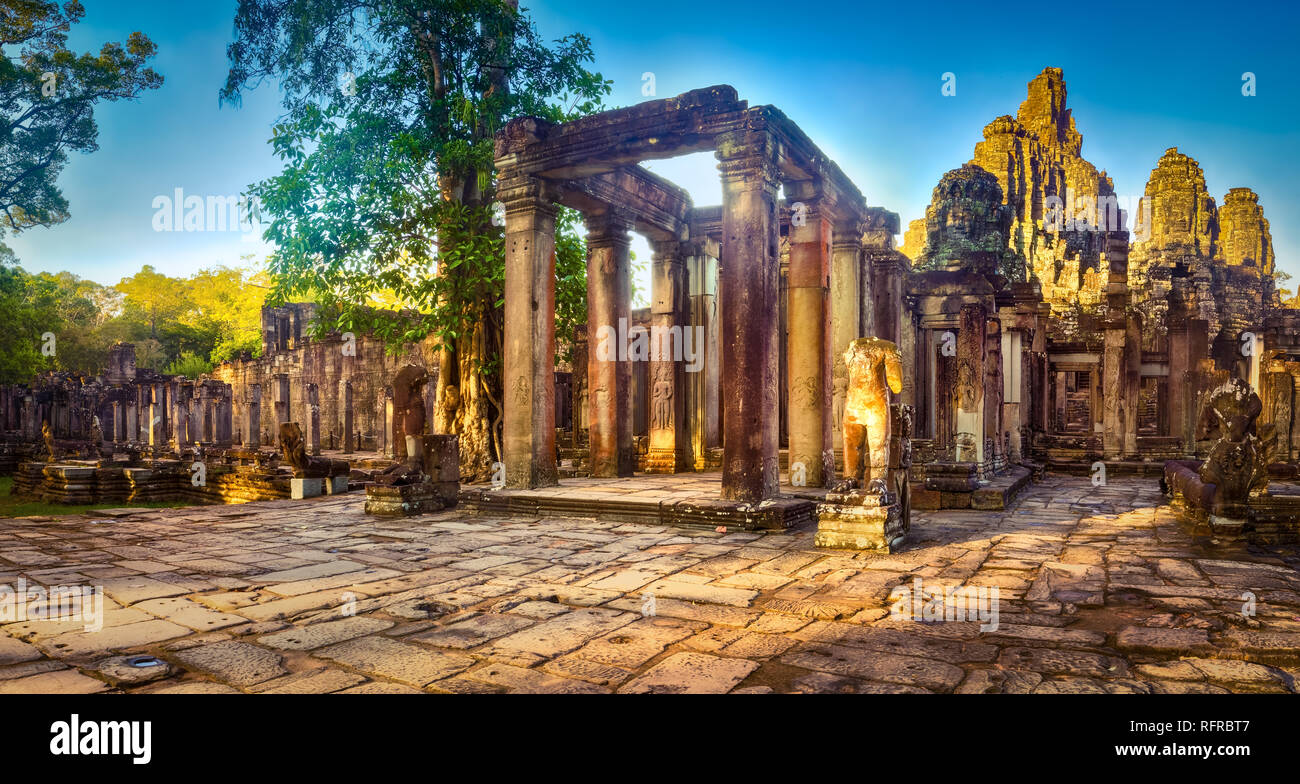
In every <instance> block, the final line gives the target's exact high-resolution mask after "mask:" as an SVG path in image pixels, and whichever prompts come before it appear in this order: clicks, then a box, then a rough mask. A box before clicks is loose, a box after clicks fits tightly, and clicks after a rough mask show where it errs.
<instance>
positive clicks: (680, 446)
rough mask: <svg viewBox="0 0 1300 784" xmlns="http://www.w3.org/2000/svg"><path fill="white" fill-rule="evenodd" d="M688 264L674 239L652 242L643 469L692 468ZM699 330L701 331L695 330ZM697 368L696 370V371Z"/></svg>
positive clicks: (697, 352)
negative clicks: (647, 445) (647, 430)
mask: <svg viewBox="0 0 1300 784" xmlns="http://www.w3.org/2000/svg"><path fill="white" fill-rule="evenodd" d="M686 284H687V281H686V262H685V259H684V254H683V248H682V244H681V243H680V242H678V241H677V240H669V241H665V242H656V243H655V244H654V256H653V258H652V269H651V273H650V379H649V380H650V417H649V419H650V450H649V454H648V455H647V456H646V473H648V474H676V473H678V472H681V471H691V470H693V469H694V468H695V459H694V457H693V456H692V450H691V441H690V434H689V432H688V431H687V428H686V396H687V395H686V359H687V355H688V354H690V355H691V356H692V357H702V356H703V355H702V353H701V351H702V349H703V346H701V345H699V344H700V343H702V342H703V341H702V340H697V337H698V336H699V335H698V333H697V331H696V330H694V329H692V328H691V323H690V311H689V309H688V305H689V302H688V295H687V288H686ZM698 332H699V333H702V332H703V330H702V329H701V330H699V331H698ZM697 370H698V369H697Z"/></svg>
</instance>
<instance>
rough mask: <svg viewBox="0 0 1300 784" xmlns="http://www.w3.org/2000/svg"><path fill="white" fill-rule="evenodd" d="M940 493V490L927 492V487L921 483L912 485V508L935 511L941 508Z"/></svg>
mask: <svg viewBox="0 0 1300 784" xmlns="http://www.w3.org/2000/svg"><path fill="white" fill-rule="evenodd" d="M939 496H940V493H939V491H938V490H926V489H925V485H923V484H922V483H920V482H913V483H912V508H913V509H922V510H926V511H933V510H936V509H938V508H939V502H940V497H939Z"/></svg>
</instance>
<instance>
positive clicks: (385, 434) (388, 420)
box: [379, 388, 397, 458]
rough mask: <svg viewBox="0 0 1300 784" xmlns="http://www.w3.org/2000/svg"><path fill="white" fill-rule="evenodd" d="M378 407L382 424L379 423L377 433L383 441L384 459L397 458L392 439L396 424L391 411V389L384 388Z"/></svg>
mask: <svg viewBox="0 0 1300 784" xmlns="http://www.w3.org/2000/svg"><path fill="white" fill-rule="evenodd" d="M379 405H380V408H379V410H380V411H381V412H383V413H382V416H383V422H382V423H381V427H380V431H379V432H380V433H381V434H382V435H381V439H382V441H383V452H384V457H387V458H393V457H396V456H397V444H396V439H395V437H394V436H395V434H396V422H395V421H394V415H395V414H394V411H393V390H392V389H387V388H385V389H384V391H383V392H382V393H380V401H379Z"/></svg>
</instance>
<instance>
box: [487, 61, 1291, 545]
mask: <svg viewBox="0 0 1300 784" xmlns="http://www.w3.org/2000/svg"><path fill="white" fill-rule="evenodd" d="M984 137H985V138H984V141H983V142H981V143H980V144H978V145H977V146H976V149H975V155H974V158H973V159H972V160H971V161H970V162H968V163H967V164H965V165H963V166H961V167H959V168H957V169H954V170H953V171H951V172H949V173H948V174H946V175H944V177H943V178H942V179H941V181H940V183H939V184H938V186H937V187H936V188H935V190H934V198H933V201H932V203H931V205H930V206H929V208H928V209H927V210H926V215H925V217H924V218H921V219H919V220H917V221H915V222H913V223H912V224H911V226H910V227H909V228H908V231H907V233H906V237H905V242H904V244H903V246H902V247H901V248H895V247H894V242H893V238H894V235H895V234H896V233H897V232H898V230H899V220H898V216H897V215H895V214H894V213H891V212H888V211H886V210H884V209H881V208H879V207H868V206H866V204H865V201H864V199H863V197H862V195H861V191H859V190H858V189H857V187H856V186H855V185H854V184H853V183H852V182H850V181H849V180H848V179H847V178H846V177H845V175H844V174H843V172H842V171H841V170H840V169H839V168H838V167H837V166H836V165H835V164H834V163H833V162H832V161H830V160H828V159H827V158H826V157H825V155H824V154H823V153H822V152H821V151H820V150H819V149H818V148H817V147H816V146H815V145H814V144H813V143H812V142H811V141H810V140H809V139H808V138H807V137H806V136H805V135H804V134H803V133H802V132H801V131H800V130H799V129H798V127H797V126H795V125H794V124H793V123H792V122H791V121H790V120H789V119H788V118H786V117H785V116H784V115H782V114H781V113H780V112H779V111H777V110H776V109H774V108H772V107H750V106H748V105H747V104H746V103H744V102H743V101H740V100H739V99H738V97H737V96H736V94H735V91H734V90H732V89H731V88H729V87H714V88H708V89H704V90H697V91H693V92H690V93H686V94H684V95H681V96H678V97H676V98H670V99H666V100H659V101H651V102H647V103H643V104H640V105H638V106H634V107H630V108H627V109H621V110H615V111H611V112H606V113H603V114H600V115H596V116H593V117H587V118H583V119H581V120H578V121H575V122H572V123H567V124H563V125H551V124H548V123H546V122H543V121H541V120H536V119H519V120H515V121H513V122H512V123H511V124H510V125H509V126H508V127H507V128H506V129H505V130H504V131H503V132H502V133H501V134H499V136H498V140H497V164H498V168H499V170H500V172H501V175H502V189H501V194H502V200H503V201H504V202H505V205H506V231H507V253H508V255H507V300H506V308H507V320H506V323H507V330H508V334H507V348H506V352H507V353H506V358H505V368H506V371H505V372H506V384H507V406H506V433H505V450H506V454H505V456H504V460H505V465H506V472H507V473H506V483H507V486H508V488H513V489H515V490H518V491H525V492H517V493H515V494H514V495H513V496H512V502H513V503H515V504H516V505H517V506H519V507H520V508H527V509H529V510H532V511H534V512H535V511H543V512H544V511H546V510H547V508H548V501H550V500H554V499H553V498H552V496H551V495H548V494H547V493H545V492H542V491H541V490H539V489H540V488H546V487H555V486H557V485H558V484H559V483H560V477H561V473H562V472H563V473H564V475H566V476H567V475H569V473H570V472H572V473H575V474H578V475H582V474H588V475H590V476H592V477H606V478H610V477H624V476H629V475H631V474H632V473H633V471H634V470H636V469H640V470H643V471H644V472H646V473H648V474H649V473H665V472H667V473H680V472H690V471H693V470H702V469H703V470H707V469H709V468H713V467H718V468H720V469H721V486H720V489H719V494H718V495H719V496H720V500H721V501H726V502H733V506H732V507H730V509H731V511H733V512H734V511H735V510H736V509H738V508H740V507H743V506H744V505H746V504H749V505H750V508H751V509H752V508H757V507H758V506H763V505H766V507H767V508H769V509H775V508H779V507H781V504H783V503H786V502H789V501H791V500H792V499H798V498H800V497H809V498H820V496H819V495H818V494H816V493H815V492H813V491H811V490H810V489H808V488H815V487H824V486H826V485H828V484H830V483H832V481H833V477H834V476H835V473H836V471H838V470H842V468H843V466H842V464H840V463H838V462H837V461H836V458H837V457H839V450H840V448H841V447H842V439H841V435H840V424H841V419H842V417H843V407H844V400H845V395H846V391H847V388H848V383H847V371H846V368H845V367H844V365H843V362H842V361H841V357H840V354H841V353H842V352H843V350H844V347H846V346H847V345H849V343H850V341H852V340H854V339H856V338H859V337H862V336H875V337H878V338H880V339H883V340H886V341H888V342H890V343H892V344H895V345H896V346H897V347H898V350H899V352H900V355H901V365H902V389H901V393H900V394H898V395H896V396H892V399H891V403H892V405H895V406H898V407H899V408H900V410H901V409H903V408H905V409H906V411H907V413H908V418H909V423H908V424H909V429H910V435H909V443H908V451H909V456H910V467H909V470H908V476H907V484H908V487H909V491H910V497H909V499H908V502H909V503H910V505H911V506H912V507H915V508H921V509H937V508H967V507H973V508H980V509H998V508H1002V507H1003V506H1004V505H1005V504H1006V503H1007V502H1008V501H1009V500H1010V499H1011V498H1012V497H1013V496H1014V495H1015V493H1016V492H1017V491H1018V490H1019V489H1020V488H1021V487H1023V486H1024V485H1025V483H1027V482H1029V481H1031V480H1032V478H1033V477H1034V476H1035V475H1037V474H1040V473H1041V472H1043V471H1044V470H1047V469H1051V470H1056V471H1066V472H1075V473H1085V474H1086V473H1094V475H1095V472H1096V471H1097V470H1099V469H1098V464H1099V463H1100V464H1101V469H1100V470H1109V471H1111V472H1115V473H1124V472H1137V473H1142V474H1149V475H1151V476H1158V475H1160V474H1161V473H1162V469H1163V466H1164V462H1165V461H1166V460H1174V459H1178V460H1192V461H1195V460H1198V459H1200V458H1203V457H1204V456H1205V455H1207V454H1208V453H1209V451H1210V450H1211V449H1212V444H1213V440H1212V439H1213V438H1214V436H1213V434H1207V433H1205V432H1202V431H1198V427H1197V425H1198V422H1199V421H1200V420H1201V418H1202V414H1203V411H1204V409H1205V406H1206V405H1207V401H1208V396H1209V394H1210V393H1211V392H1212V390H1213V389H1214V388H1216V387H1217V386H1219V385H1221V384H1222V383H1223V382H1224V381H1225V380H1226V379H1227V378H1229V377H1233V378H1240V379H1242V380H1243V381H1244V382H1245V383H1246V384H1247V385H1248V386H1249V387H1250V388H1251V389H1252V390H1254V391H1255V392H1256V393H1258V394H1259V395H1260V396H1261V397H1262V398H1263V399H1264V400H1265V401H1268V404H1267V405H1266V406H1265V410H1264V411H1263V413H1262V418H1261V421H1263V422H1265V423H1266V424H1268V425H1269V427H1270V428H1271V429H1275V430H1276V431H1277V432H1278V433H1279V439H1280V441H1279V443H1280V444H1282V449H1281V450H1280V451H1279V452H1278V457H1277V461H1276V462H1275V463H1274V464H1273V466H1272V470H1273V471H1274V473H1275V474H1277V475H1278V476H1279V477H1282V478H1284V477H1285V476H1287V475H1288V472H1290V473H1291V474H1293V473H1294V471H1293V468H1294V464H1293V463H1291V461H1292V460H1294V457H1295V453H1296V448H1295V445H1296V443H1297V442H1296V440H1295V439H1296V434H1295V430H1296V428H1295V425H1294V416H1295V414H1294V406H1293V400H1294V394H1295V391H1294V390H1295V375H1294V373H1293V368H1292V367H1291V365H1293V364H1294V362H1293V360H1294V358H1295V354H1294V353H1293V352H1294V350H1295V345H1294V340H1295V338H1294V335H1293V334H1292V333H1293V332H1294V326H1295V325H1296V324H1297V323H1300V322H1297V320H1296V315H1300V314H1295V312H1294V311H1285V310H1282V309H1280V308H1279V307H1278V304H1279V303H1278V298H1277V293H1276V291H1275V289H1274V284H1273V277H1272V275H1273V270H1274V254H1273V249H1272V242H1271V238H1270V236H1269V230H1268V222H1267V221H1266V220H1265V219H1264V217H1263V213H1262V209H1261V208H1260V206H1259V204H1258V198H1257V197H1256V196H1255V194H1254V193H1253V192H1251V191H1249V190H1248V189H1245V188H1234V189H1232V190H1231V191H1230V192H1229V194H1228V195H1227V196H1226V197H1225V199H1224V204H1223V206H1222V207H1221V208H1219V207H1216V204H1215V200H1214V199H1213V198H1212V197H1211V196H1209V195H1208V193H1207V192H1206V189H1205V182H1204V176H1203V174H1202V172H1201V171H1200V168H1199V167H1198V166H1197V164H1196V163H1195V162H1194V161H1192V160H1191V159H1190V158H1188V157H1187V156H1185V155H1183V154H1181V153H1179V152H1178V151H1177V150H1176V149H1171V150H1170V151H1168V152H1167V153H1166V154H1165V156H1164V157H1162V158H1161V160H1160V161H1159V162H1158V165H1157V167H1156V169H1155V170H1154V171H1153V172H1152V176H1151V180H1150V182H1149V183H1148V184H1147V187H1146V190H1145V193H1144V194H1143V196H1142V198H1141V200H1140V201H1139V202H1138V203H1137V208H1136V210H1134V211H1135V212H1136V222H1135V225H1134V227H1133V228H1132V230H1130V228H1129V227H1128V225H1127V221H1128V217H1129V216H1128V214H1127V213H1128V212H1129V211H1127V210H1121V209H1119V200H1118V198H1117V196H1116V193H1115V189H1114V185H1113V183H1112V181H1111V179H1110V178H1109V177H1108V176H1107V175H1106V173H1105V172H1104V171H1099V170H1098V169H1097V168H1096V167H1095V166H1093V165H1092V164H1091V163H1089V162H1088V161H1087V160H1086V159H1084V158H1083V157H1082V135H1081V134H1080V132H1079V131H1078V130H1077V129H1076V127H1075V122H1074V118H1073V115H1072V113H1071V112H1070V110H1069V109H1068V108H1066V90H1065V82H1064V78H1063V75H1062V73H1061V71H1060V70H1059V69H1052V68H1048V69H1045V70H1044V71H1043V72H1042V73H1041V74H1040V75H1039V76H1038V77H1036V78H1035V79H1033V80H1032V81H1031V82H1030V83H1029V90H1028V97H1027V99H1026V100H1025V102H1024V103H1023V104H1022V105H1021V107H1020V109H1019V111H1018V113H1017V115H1016V116H1015V117H1012V116H1004V117H999V118H997V119H995V120H994V121H993V122H992V123H990V124H989V126H988V127H986V128H985V130H984ZM701 150H712V151H714V153H715V155H716V157H717V158H718V161H719V166H718V168H719V171H720V173H721V176H722V182H723V191H724V199H723V201H724V203H723V205H722V206H721V207H696V206H694V205H693V204H691V202H690V200H689V198H688V197H687V196H686V195H685V194H684V193H682V192H681V191H680V189H677V188H675V187H674V186H672V185H671V184H670V183H667V182H664V181H663V180H662V179H660V178H658V177H656V176H655V175H653V174H651V173H649V172H648V171H646V170H645V169H644V168H642V167H641V166H640V164H641V162H643V161H647V160H653V159H659V158H666V157H672V156H676V155H681V154H684V153H690V152H698V151H701ZM781 191H783V192H784V199H782V198H779V194H780V192H781ZM556 204H563V205H566V206H569V207H573V208H576V209H578V210H580V211H582V212H583V214H584V215H585V216H586V218H587V221H588V225H589V230H590V238H591V242H590V247H591V256H590V262H589V275H588V280H589V283H588V299H589V323H588V325H587V334H586V335H581V334H580V335H577V336H575V340H576V342H577V348H578V351H577V352H576V356H577V357H578V359H577V360H575V362H574V365H573V367H572V368H571V369H570V370H571V376H569V377H568V378H566V379H564V380H563V383H562V384H561V385H559V386H558V389H559V390H560V392H559V394H562V395H566V396H567V397H569V398H570V399H568V400H562V401H557V400H556V395H557V392H556V390H557V385H556V384H554V383H552V380H551V379H552V376H553V372H554V368H553V366H552V362H551V354H550V352H549V350H547V349H546V348H540V349H539V347H549V346H553V345H554V343H555V341H556V340H557V339H563V338H564V336H556V335H555V334H554V323H553V318H552V316H551V313H552V310H553V308H552V302H553V296H554V294H553V286H554V282H553V281H554V275H553V273H552V267H551V254H552V249H553V229H554V227H553V222H554V221H553V213H554V205H556ZM633 230H635V231H638V232H642V233H644V234H645V235H646V236H647V237H648V238H649V239H650V240H651V242H652V245H653V247H654V250H655V254H654V259H653V273H652V285H653V289H652V292H651V297H650V299H651V307H650V308H649V311H648V312H642V313H634V312H632V311H631V310H630V308H629V305H628V301H627V300H628V295H627V289H628V283H627V272H626V270H627V268H628V251H627V248H628V232H629V231H633ZM1288 314H1290V315H1288ZM623 323H628V324H632V325H634V327H635V328H640V329H641V330H642V333H643V335H645V336H648V339H649V343H650V346H651V354H652V356H651V358H650V360H649V361H648V362H644V363H641V362H637V361H635V358H628V359H625V358H624V357H623V356H622V355H619V356H618V357H616V358H613V359H611V358H610V357H609V355H608V354H609V352H608V351H606V352H605V354H606V355H605V356H603V357H597V356H596V354H597V353H598V351H597V349H596V348H595V347H596V346H597V345H598V344H599V343H600V341H601V340H602V339H606V340H607V339H608V335H609V334H610V332H609V329H610V328H611V327H613V326H614V325H618V324H623ZM602 330H604V338H602ZM679 334H680V335H689V334H700V335H702V341H701V342H702V344H703V352H702V353H703V357H704V359H703V367H702V368H700V369H698V371H697V372H692V373H687V372H684V371H683V367H682V365H683V363H682V362H681V361H680V360H678V359H674V357H673V356H671V351H669V350H667V348H665V350H664V351H660V352H658V353H655V352H654V348H655V346H657V345H658V346H662V345H663V344H664V343H665V342H666V341H670V340H673V339H675V336H676V335H679ZM620 335H621V333H620ZM557 412H559V414H558V415H557ZM895 418H897V417H895ZM557 428H558V434H557ZM582 431H585V434H586V437H585V439H584V437H583V432H582ZM557 439H558V441H559V446H562V447H563V448H561V449H559V450H558V453H559V454H560V455H561V457H562V460H561V461H560V463H559V464H557V460H556V457H555V456H556V454H557ZM584 445H585V449H584ZM565 457H569V458H573V460H572V461H569V460H563V458H565ZM570 462H572V465H573V466H574V467H575V468H573V469H570V468H566V466H565V465H564V464H567V463H570ZM1288 465H1290V466H1291V468H1288V467H1287V466H1288ZM782 468H785V469H788V470H790V475H789V476H790V479H791V480H794V479H795V476H796V471H797V475H798V477H799V480H801V481H796V482H793V483H792V484H791V485H789V486H786V487H782V486H781V485H780V484H779V471H780V470H781V469H782ZM508 493H509V491H508ZM837 494H839V495H842V493H837ZM563 495H564V494H563V493H559V494H558V495H555V498H562V497H563ZM569 503H572V499H570V500H569ZM471 504H472V505H477V506H479V507H480V508H497V509H504V508H508V507H509V506H510V504H509V503H506V502H505V501H503V500H501V499H500V498H498V499H497V500H496V501H495V502H494V501H492V500H490V499H489V498H488V497H487V496H486V495H484V496H481V497H479V498H476V499H472V500H471ZM755 505H757V506H755ZM564 506H565V505H564V503H560V502H559V501H556V502H555V504H554V506H553V507H552V508H554V509H555V510H559V509H561V508H564ZM663 506H668V504H664V505H663ZM705 506H707V505H705V504H703V503H696V504H695V505H694V507H691V506H690V505H689V504H688V505H683V504H682V503H674V504H672V507H673V509H672V512H671V513H669V512H666V511H664V510H663V509H662V508H661V510H660V512H659V519H660V520H661V521H665V522H666V521H673V520H690V519H692V518H691V514H694V513H696V512H700V511H702V510H703V509H704V508H705ZM684 507H689V508H684ZM611 508H612V507H611ZM721 509H722V507H718V506H712V509H711V511H712V512H713V513H714V518H715V519H719V520H721V519H723V518H724V517H725V516H726V515H725V513H724V512H723V511H721ZM800 514H801V512H800V511H799V507H798V505H797V504H792V505H791V506H788V507H784V508H783V509H782V511H781V513H780V514H773V515H769V516H767V517H766V518H764V520H765V521H766V522H772V521H774V520H776V521H779V522H780V523H782V524H789V523H790V522H791V521H792V520H796V519H799V518H800ZM704 519H708V518H707V516H705V515H700V516H699V520H701V521H702V520H704ZM740 524H742V525H743V524H744V523H743V522H742V523H740ZM760 524H761V523H760Z"/></svg>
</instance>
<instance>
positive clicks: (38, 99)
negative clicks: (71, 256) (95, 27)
mask: <svg viewBox="0 0 1300 784" xmlns="http://www.w3.org/2000/svg"><path fill="white" fill-rule="evenodd" d="M85 13H86V11H85V9H84V8H83V7H82V5H81V3H79V2H76V1H75V0H73V2H66V3H64V4H63V6H62V7H60V6H59V4H58V3H56V2H49V1H48V0H3V2H2V3H0V51H3V53H4V56H3V57H0V239H2V238H3V237H4V235H5V234H6V233H14V234H16V233H18V232H21V231H23V230H24V229H28V228H30V227H32V226H52V225H54V224H57V223H61V222H63V221H65V220H67V219H68V202H67V199H65V198H64V197H63V193H62V192H61V191H60V190H59V187H58V185H57V180H58V177H59V174H60V173H61V172H62V171H63V167H64V166H65V165H66V164H67V161H68V153H70V152H82V153H89V152H94V151H95V150H96V149H98V146H99V145H98V144H97V142H96V137H97V136H98V134H99V129H98V126H97V125H96V124H95V115H94V108H95V104H97V103H100V102H102V101H110V102H111V101H119V100H130V99H134V98H136V97H137V96H139V95H140V94H141V93H142V92H144V91H145V90H152V89H156V88H158V87H159V86H161V85H162V77H161V76H159V75H158V74H157V73H155V72H154V71H153V69H152V68H147V67H145V63H146V62H147V61H148V60H149V59H150V58H151V57H153V56H154V54H155V53H156V52H157V47H156V46H155V45H154V43H153V42H152V41H150V40H149V38H148V37H147V36H145V35H144V34H143V33H139V32H136V33H132V34H131V35H130V36H129V37H128V38H127V40H126V45H125V46H123V45H122V44H120V43H106V44H104V46H103V47H102V48H101V49H100V51H99V54H91V53H86V54H81V55H78V54H77V53H76V52H73V51H71V50H70V49H68V47H67V39H68V30H69V29H70V28H71V27H72V25H73V24H75V23H77V22H79V21H81V19H82V17H83V16H85ZM11 259H12V252H11V251H9V249H8V248H6V247H4V246H3V245H0V262H2V261H5V260H11Z"/></svg>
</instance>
